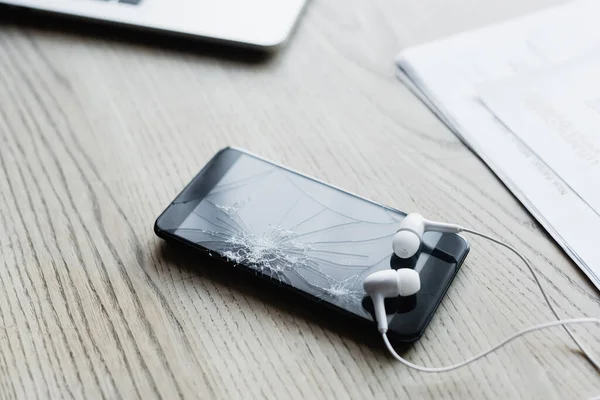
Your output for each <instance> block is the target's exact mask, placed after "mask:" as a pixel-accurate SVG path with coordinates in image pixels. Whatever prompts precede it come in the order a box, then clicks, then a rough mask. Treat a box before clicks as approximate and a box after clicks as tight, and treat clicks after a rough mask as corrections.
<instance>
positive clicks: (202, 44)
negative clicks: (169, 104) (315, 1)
mask: <svg viewBox="0 0 600 400" xmlns="http://www.w3.org/2000/svg"><path fill="white" fill-rule="evenodd" d="M0 25H1V27H2V28H3V29H6V28H16V29H21V30H23V32H24V33H25V35H26V36H29V35H30V34H32V33H33V34H36V33H44V34H46V35H48V36H50V35H55V36H61V35H62V36H68V37H72V38H77V39H84V40H86V41H88V42H89V43H90V44H102V43H105V42H107V41H109V42H111V43H113V44H120V45H122V46H128V47H130V48H142V49H143V48H145V49H151V50H161V51H164V52H169V53H180V54H187V55H193V56H196V57H208V58H218V59H221V60H223V61H230V62H235V63H241V64H248V65H253V64H254V65H260V64H265V63H267V62H268V61H269V60H270V59H272V58H273V57H274V53H271V52H268V51H263V50H261V49H260V48H253V47H247V46H246V47H244V46H243V45H234V44H231V43H228V42H224V41H219V40H214V39H209V38H196V37H191V36H186V35H183V34H175V33H168V32H160V31H157V30H151V29H143V28H137V27H131V26H126V25H119V24H114V23H109V22H104V21H94V20H88V19H83V18H76V17H70V16H65V15H61V14H56V13H49V12H42V11H37V10H32V9H27V8H21V7H15V6H9V5H6V4H0Z"/></svg>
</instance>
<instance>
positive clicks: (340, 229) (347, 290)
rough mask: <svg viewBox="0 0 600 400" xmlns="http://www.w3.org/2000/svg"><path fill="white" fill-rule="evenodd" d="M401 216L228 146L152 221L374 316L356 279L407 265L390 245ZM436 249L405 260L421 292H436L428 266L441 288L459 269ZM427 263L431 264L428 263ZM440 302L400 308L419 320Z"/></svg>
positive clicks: (430, 241)
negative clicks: (437, 255) (418, 278)
mask: <svg viewBox="0 0 600 400" xmlns="http://www.w3.org/2000/svg"><path fill="white" fill-rule="evenodd" d="M403 218H404V214H403V213H401V212H399V211H396V210H393V209H391V208H388V207H384V206H382V205H379V204H376V203H373V202H370V201H367V200H365V199H362V198H360V197H357V196H354V195H351V194H349V193H347V192H344V191H342V190H339V189H336V188H333V187H331V186H328V185H326V184H323V183H321V182H318V181H315V180H313V179H311V178H308V177H305V176H303V175H300V174H297V173H295V172H292V171H290V170H288V169H285V168H283V167H280V166H277V165H275V164H272V163H270V162H267V161H265V160H262V159H260V158H257V157H254V156H251V155H249V154H247V153H244V152H241V151H238V150H233V149H226V150H224V151H222V152H220V153H219V154H218V155H217V156H215V158H213V160H212V161H211V162H210V163H209V164H208V165H207V166H206V167H205V168H204V169H203V171H202V172H201V173H200V174H199V175H198V176H197V177H196V178H195V179H194V180H193V181H192V182H191V183H190V185H188V187H187V188H186V189H185V190H184V191H183V192H182V193H181V194H180V195H179V196H178V198H177V199H176V200H175V201H174V202H173V204H172V205H171V206H170V207H169V208H168V209H167V210H166V211H165V213H163V215H162V216H161V217H160V218H159V219H158V220H157V227H158V228H159V230H160V231H161V232H163V233H164V234H165V235H168V236H170V237H175V238H177V239H179V240H183V241H185V242H187V243H192V244H193V245H195V246H196V247H199V248H201V249H206V250H208V251H210V252H212V253H216V254H218V255H220V256H221V257H223V258H226V259H227V260H228V261H229V262H230V263H232V264H234V265H238V266H243V267H245V268H249V269H250V270H252V271H253V272H255V273H256V274H259V275H264V276H266V277H269V278H272V279H276V280H277V281H280V282H282V283H284V284H286V285H289V286H291V287H293V288H295V289H297V290H300V291H303V292H306V293H308V294H310V295H312V296H314V297H315V298H316V299H317V300H319V301H325V302H328V303H330V304H331V305H334V306H337V307H339V308H342V309H344V310H346V311H347V312H350V313H352V314H354V315H356V316H359V317H362V318H365V319H368V320H372V317H371V313H370V311H372V309H370V307H369V306H370V304H369V302H365V296H366V294H365V292H364V290H363V287H362V282H363V279H364V278H365V277H366V276H367V275H369V274H371V273H372V272H375V271H378V270H382V269H389V268H398V267H406V266H407V265H402V262H403V261H402V260H399V259H398V258H397V257H395V256H392V251H391V242H392V237H393V235H394V234H395V233H396V231H397V230H398V226H399V223H400V221H402V219H403ZM157 233H158V231H157ZM159 235H160V234H159ZM160 236H164V235H160ZM441 237H442V235H441V234H439V233H428V234H427V235H426V238H425V240H426V242H427V246H429V247H430V248H435V247H436V244H437V243H438V242H439V241H440V238H441ZM433 258H435V257H432V256H431V254H426V253H422V254H421V255H420V256H418V257H416V258H415V259H414V260H411V261H409V262H410V263H411V265H409V267H410V268H415V269H417V270H418V271H419V272H420V274H421V278H422V280H423V279H424V278H425V280H426V281H425V282H423V289H424V290H425V292H424V293H423V294H422V296H425V297H423V299H426V296H427V293H428V292H429V293H430V294H431V293H433V294H436V293H437V292H439V290H438V289H437V288H435V287H430V288H429V289H428V288H427V285H428V284H427V277H428V276H432V277H434V278H435V279H433V280H434V281H436V282H437V281H439V282H440V284H439V285H438V286H440V285H441V286H440V287H442V286H443V288H444V291H445V288H446V287H447V284H449V281H450V280H451V279H452V277H453V276H454V274H455V272H456V269H457V263H456V262H452V263H448V262H443V261H439V260H438V261H439V262H436V263H431V262H430V259H433ZM428 265H431V266H432V267H430V268H429V269H431V268H433V269H432V270H431V271H427V269H428V268H425V267H426V266H428ZM440 277H441V278H444V277H445V280H447V281H448V282H444V279H441V278H440ZM444 285H445V286H444ZM422 291H423V290H422ZM441 296H443V293H441V295H440V299H441ZM433 297H435V296H433ZM416 300H418V299H412V302H413V303H414V302H415V301H416ZM434 303H435V304H434ZM437 303H439V300H437V299H434V298H431V299H430V300H429V301H427V300H423V301H421V307H416V305H415V304H413V306H411V307H409V309H408V310H407V311H406V313H405V314H410V313H411V312H414V311H415V310H420V311H418V312H419V313H420V315H421V317H420V318H419V316H418V315H417V316H416V317H415V316H412V317H410V316H409V318H412V319H415V318H416V319H415V321H417V322H418V323H416V324H417V325H418V324H419V323H420V324H421V325H422V324H423V323H426V321H428V320H429V317H430V316H427V315H425V313H427V312H429V313H432V312H433V309H431V307H432V306H433V308H435V307H436V306H437ZM428 305H429V307H428ZM391 307H392V308H393V310H392V311H391V312H390V313H391V314H394V313H401V310H402V307H404V308H406V304H401V305H398V306H397V307H396V305H392V306H391ZM386 308H389V305H387V304H386ZM429 309H431V310H430V311H429ZM405 317H406V316H405ZM392 322H393V321H392ZM413 322H414V321H413ZM393 325H394V324H390V329H392V330H393Z"/></svg>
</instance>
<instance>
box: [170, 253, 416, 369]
mask: <svg viewBox="0 0 600 400" xmlns="http://www.w3.org/2000/svg"><path fill="white" fill-rule="evenodd" d="M159 254H160V255H161V257H162V258H163V259H164V260H165V261H166V262H167V265H168V266H169V267H170V268H178V269H179V270H182V271H184V272H186V273H189V274H191V275H194V276H199V277H202V278H205V279H210V280H211V281H214V282H215V283H217V284H220V285H224V286H227V287H229V288H231V289H232V290H236V291H239V292H241V293H243V294H244V295H246V296H252V297H253V298H255V299H257V300H259V301H260V302H262V303H264V304H265V305H266V306H267V307H269V308H273V309H276V310H277V311H281V313H289V314H292V315H293V316H295V317H297V318H300V319H302V320H305V321H307V322H308V323H314V324H316V325H319V326H320V327H322V328H323V329H325V330H328V331H330V332H334V333H336V334H339V335H340V336H341V337H342V340H344V341H346V340H352V341H354V342H355V344H357V345H358V346H361V345H367V346H369V348H370V349H372V350H373V351H375V352H376V353H378V354H379V355H380V356H381V357H382V359H383V357H386V356H387V350H386V349H385V347H384V345H383V342H382V340H381V337H380V336H379V334H378V332H377V328H376V326H375V325H374V324H370V323H365V322H364V321H362V320H358V319H357V318H356V317H351V316H349V315H348V316H346V315H343V314H341V313H340V312H339V311H335V310H333V309H330V308H329V307H327V306H325V305H323V304H321V303H315V302H314V300H309V299H307V298H305V297H304V296H302V295H300V294H296V293H293V292H290V291H289V289H285V288H283V287H280V286H278V285H276V284H273V283H271V282H268V281H266V280H263V279H259V278H257V277H255V276H252V274H251V273H249V272H247V271H244V270H242V269H234V268H232V267H231V266H229V265H227V264H226V263H225V262H223V261H221V260H218V259H215V258H212V257H209V256H207V255H204V254H202V253H200V252H198V251H197V250H193V249H190V248H189V247H187V246H183V245H176V244H166V243H161V247H160V249H159ZM394 346H395V347H396V349H397V351H398V352H399V354H402V353H404V352H405V351H406V350H408V349H409V348H410V345H406V344H403V343H394ZM388 360H389V361H390V362H393V361H392V358H391V357H388Z"/></svg>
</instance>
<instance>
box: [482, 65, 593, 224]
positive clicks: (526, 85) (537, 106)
mask: <svg viewBox="0 0 600 400" xmlns="http://www.w3.org/2000/svg"><path fill="white" fill-rule="evenodd" d="M599 73H600V57H598V56H596V55H594V56H593V57H589V58H586V59H583V60H576V61H575V62H569V63H567V64H566V65H561V66H559V67H555V68H550V69H547V70H544V71H539V72H537V73H534V74H524V75H519V76H518V77H515V78H511V79H508V80H506V81H501V82H498V83H495V84H492V85H490V86H488V87H486V88H484V89H482V90H481V91H480V97H481V99H482V100H483V102H484V104H485V105H486V106H487V107H488V108H489V109H490V112H491V113H492V114H494V115H495V116H496V117H497V118H498V119H499V120H501V121H502V123H503V124H504V125H506V127H507V128H508V129H509V130H510V131H511V132H512V133H513V134H515V135H516V136H517V137H518V138H519V139H521V140H522V141H523V143H524V144H525V145H526V146H527V147H528V148H529V149H530V150H531V151H533V152H534V153H535V154H536V155H537V156H538V157H539V158H540V159H541V160H542V161H543V162H544V163H545V164H546V165H547V166H548V167H549V168H550V169H552V171H554V173H555V174H556V175H558V176H559V177H560V178H561V179H562V180H563V181H564V182H565V184H567V185H568V186H569V187H570V189H571V190H573V191H574V192H575V193H577V194H578V195H579V197H581V199H582V200H583V201H584V202H585V203H587V205H588V206H589V207H591V208H592V209H594V210H595V211H596V213H600V79H598V74H599Z"/></svg>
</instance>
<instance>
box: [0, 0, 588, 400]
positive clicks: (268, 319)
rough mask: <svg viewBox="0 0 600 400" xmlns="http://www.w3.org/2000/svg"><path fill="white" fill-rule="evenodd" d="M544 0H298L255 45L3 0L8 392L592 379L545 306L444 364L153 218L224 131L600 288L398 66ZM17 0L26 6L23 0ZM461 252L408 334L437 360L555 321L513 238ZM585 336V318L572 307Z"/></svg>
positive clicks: (430, 388)
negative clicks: (231, 264) (253, 48)
mask: <svg viewBox="0 0 600 400" xmlns="http://www.w3.org/2000/svg"><path fill="white" fill-rule="evenodd" d="M556 2H557V1H552V0H528V1H525V2H523V1H510V2H498V1H495V0H485V1H482V0H478V1H467V0H454V1H442V0H426V1H425V0H419V1H408V0H405V1H385V0H376V1H358V0H352V1H341V0H338V1H313V2H312V3H311V4H310V5H309V6H308V8H307V10H306V13H305V15H304V17H303V19H302V20H301V22H300V24H299V27H298V29H297V31H296V33H295V35H294V36H293V38H292V40H291V42H290V43H289V45H288V46H286V47H285V48H283V49H282V51H280V52H279V53H277V54H275V55H274V56H273V57H267V58H263V57H256V56H253V55H251V54H248V53H245V52H240V51H232V50H230V49H224V48H218V47H214V46H207V45H202V44H193V43H192V44H190V43H186V44H184V43H181V42H179V41H175V40H173V39H158V38H156V37H152V36H150V37H149V36H146V35H139V34H130V33H127V32H122V31H119V32H117V31H113V30H112V29H109V28H105V27H101V28H89V27H86V25H80V24H75V23H67V22H65V21H62V20H57V19H50V18H46V17H43V18H37V17H30V18H29V17H28V18H25V17H22V16H20V17H19V20H20V21H19V22H18V23H17V22H15V19H17V17H15V15H14V14H13V13H12V12H8V10H7V9H5V8H0V13H2V14H3V16H2V19H1V25H0V227H1V229H0V256H1V258H0V292H1V293H2V295H1V296H0V326H1V330H0V398H3V399H4V398H21V399H34V398H54V399H59V398H65V399H70V398H72V399H80V398H107V399H112V398H127V399H133V398H144V399H149V398H165V399H172V398H184V397H185V398H195V397H201V398H207V399H212V398H265V397H267V398H277V399H283V398H310V399H312V398H340V399H346V398H356V399H363V398H371V397H374V398H398V399H399V398H409V397H410V398H435V399H439V398H456V399H465V398H503V399H507V398H510V399H517V398H524V399H531V398H539V399H567V398H569V399H571V398H572V399H587V398H589V397H591V396H592V395H597V394H598V393H600V378H599V376H598V372H597V371H595V370H593V368H592V367H591V366H590V364H589V363H588V362H586V360H585V359H584V358H583V357H582V356H581V355H580V354H579V353H578V352H577V351H576V350H575V346H574V344H573V343H572V342H571V341H570V340H568V337H567V335H566V334H565V332H564V331H562V330H561V329H560V328H557V329H553V330H549V331H545V332H540V333H536V334H533V335H531V336H528V337H527V338H524V339H519V340H517V341H515V342H514V343H512V344H510V345H509V346H507V347H506V348H504V349H502V350H500V351H498V352H497V353H495V354H494V355H492V356H490V357H487V358H486V359H484V360H482V361H479V362H478V363H476V364H474V365H472V366H470V367H467V368H464V369H461V370H458V371H455V372H451V373H447V374H440V375H428V374H423V373H418V372H415V371H411V370H408V369H407V368H405V367H403V366H402V365H401V364H399V363H397V362H395V361H394V360H393V359H392V358H391V357H389V356H388V354H387V353H386V351H385V350H384V348H383V344H382V343H381V341H380V338H379V337H378V335H377V332H376V331H375V330H374V329H373V330H361V329H354V327H353V326H349V325H348V324H345V323H344V322H342V321H339V322H331V321H328V320H327V318H325V317H323V316H320V315H312V314H311V313H308V312H306V311H305V310H304V309H303V308H302V307H300V306H298V305H297V304H296V302H294V301H293V300H287V299H286V300H280V299H278V298H273V297H272V296H270V295H269V291H268V290H266V289H265V287H264V285H262V286H261V285H259V284H255V283H254V282H252V281H248V280H247V279H245V278H240V277H238V275H237V274H231V272H229V271H222V270H219V269H216V268H211V266H207V265H198V262H197V261H195V260H194V259H193V257H192V256H191V255H189V254H185V255H181V254H177V253H176V252H174V251H173V250H172V249H170V248H169V247H167V246H164V245H163V243H162V242H161V241H160V240H159V239H158V238H156V237H155V235H154V233H153V231H152V225H153V222H154V219H155V218H156V217H157V215H158V214H159V213H160V212H161V211H162V210H163V209H164V207H165V206H166V205H167V204H168V203H169V202H170V201H171V200H172V199H173V197H174V196H175V195H176V194H177V193H178V192H179V191H180V190H181V189H182V187H183V185H185V184H186V183H187V182H188V181H189V179H190V178H192V177H193V176H194V175H195V173H196V172H197V171H198V170H199V169H200V168H201V167H202V166H203V165H204V163H205V162H206V161H207V160H208V159H209V158H210V157H211V156H212V155H213V154H214V153H215V152H216V151H217V150H218V149H220V148H222V147H224V146H227V145H236V146H240V147H244V148H247V149H249V150H250V151H252V152H255V153H259V154H261V155H263V156H265V157H267V158H270V159H273V160H275V161H277V162H280V163H283V164H286V165H289V166H291V167H293V168H295V169H298V170H301V171H303V172H305V173H308V174H310V175H313V176H316V177H318V178H320V179H323V180H325V181H327V182H331V183H333V184H335V185H337V186H340V187H343V188H346V189H348V190H350V191H353V192H356V193H359V194H361V195H363V196H366V197H369V198H371V199H374V200H376V201H379V202H382V203H385V204H390V205H393V206H395V207H397V208H399V209H402V210H405V211H420V212H421V213H423V214H424V215H426V216H428V217H430V218H432V219H441V220H448V221H455V222H457V223H461V224H463V225H466V226H470V227H473V228H476V229H479V230H482V231H486V232H492V233H493V234H495V235H497V236H499V237H502V238H504V239H505V240H506V241H508V242H510V243H512V244H513V245H514V246H516V247H517V248H518V249H519V250H521V251H522V252H524V254H525V255H526V256H527V257H528V258H529V259H531V260H532V261H533V263H534V264H535V267H536V268H537V270H538V271H539V272H540V274H541V275H542V283H543V284H544V285H545V287H546V288H547V289H548V291H549V294H550V296H551V297H552V298H553V300H554V302H555V303H556V305H557V307H558V309H559V310H560V313H561V315H562V316H564V317H567V316H569V317H577V316H582V315H589V316H592V315H595V316H598V314H599V310H600V308H599V306H600V301H599V296H598V292H597V291H596V290H595V289H594V288H593V286H592V285H591V284H590V282H589V281H587V280H586V278H585V277H584V275H583V274H582V273H581V272H580V271H579V269H578V268H577V267H576V266H575V265H574V264H573V263H572V262H571V261H570V260H569V259H568V258H567V257H566V256H565V255H564V254H563V252H562V251H561V250H560V248H559V247H558V246H557V245H556V244H555V243H554V242H553V241H552V240H551V238H550V237H549V236H548V235H547V234H546V233H545V232H544V231H543V230H542V229H541V228H540V226H539V225H538V224H537V223H536V222H535V221H534V220H533V219H532V217H531V216H530V215H529V214H528V213H527V212H526V210H525V209H524V208H523V207H522V206H521V205H520V204H519V203H518V202H517V201H516V200H515V198H514V197H513V196H512V195H511V194H510V192H509V191H508V190H507V189H506V188H505V187H504V186H503V185H502V184H501V182H500V181H499V180H498V179H497V178H496V177H495V176H494V175H493V174H492V173H491V172H490V170H489V169H488V168H487V167H486V166H485V165H484V164H483V163H482V162H481V161H480V160H479V159H478V158H477V157H476V156H475V155H473V154H472V153H471V152H470V151H469V150H468V149H467V148H466V147H465V146H464V145H463V144H462V143H461V142H460V141H459V140H458V139H457V138H456V137H455V136H453V135H452V134H451V133H450V131H449V130H448V129H447V128H446V127H445V126H443V125H442V124H441V123H440V122H439V121H438V120H437V119H436V118H435V117H434V116H433V115H432V114H431V112H429V111H428V110H427V109H426V107H425V106H423V105H422V104H421V103H420V102H419V101H418V100H417V99H416V98H415V97H414V96H413V95H412V94H411V93H410V92H409V91H408V90H407V89H406V88H405V87H404V86H403V85H402V84H401V83H400V82H398V81H397V80H396V78H395V77H394V65H393V58H394V56H395V54H396V53H397V52H398V51H400V50H401V49H403V48H406V47H408V46H411V45H416V44H419V43H422V42H426V41H428V40H432V39H435V38H438V37H443V36H446V35H449V34H452V33H456V32H459V31H462V30H466V29H470V28H475V27H477V26H482V25H486V24H488V23H491V22H494V21H499V20H502V19H505V18H510V17H513V16H517V15H520V14H523V13H525V12H528V11H532V10H536V9H539V8H542V7H544V6H546V5H549V4H551V3H556ZM19 15H20V13H19ZM471 243H472V252H471V254H470V256H469V257H468V259H467V262H466V264H465V265H464V266H463V269H462V270H461V272H460V273H459V274H458V276H457V278H456V280H455V282H454V284H453V286H452V287H451V289H450V290H449V292H448V296H447V297H446V299H445V300H444V302H443V303H442V305H441V307H440V309H439V310H438V312H437V314H436V316H435V318H434V319H433V321H432V323H431V325H430V327H429V328H428V330H427V332H426V334H425V336H424V337H423V339H422V340H421V341H420V342H418V343H417V344H415V345H414V346H413V347H412V348H411V349H409V350H408V351H406V353H405V355H406V356H407V357H408V358H409V359H411V360H413V361H414V362H417V363H422V364H427V365H444V364H449V363H452V362H456V361H459V360H462V359H463V358H464V357H466V356H467V355H470V354H472V353H475V352H477V351H479V350H481V349H483V348H487V347H488V346H490V345H491V344H493V343H495V342H497V341H498V340H500V339H502V338H504V337H505V336H507V335H508V334H509V333H512V332H513V331H515V330H516V329H519V328H522V327H525V326H528V325H530V324H534V323H539V322H543V321H547V320H549V319H552V317H551V315H550V313H549V311H548V309H547V307H546V305H545V304H544V303H543V300H542V298H541V296H540V293H539V292H538V290H537V288H536V287H535V285H534V283H533V280H532V279H531V276H530V275H529V274H528V272H527V270H526V268H525V266H523V265H522V264H521V263H520V262H519V261H518V260H517V259H516V258H515V257H513V256H512V255H510V254H509V253H508V252H507V251H504V250H503V249H501V248H498V247H496V246H494V245H493V244H490V243H488V242H485V241H482V240H478V239H472V240H471ZM575 331H576V332H577V333H578V334H579V336H580V337H581V339H582V341H583V342H584V343H587V344H588V346H589V347H591V349H592V350H593V351H594V352H595V354H597V355H600V339H599V338H600V335H599V331H598V328H597V327H593V326H586V327H578V328H575Z"/></svg>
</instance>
